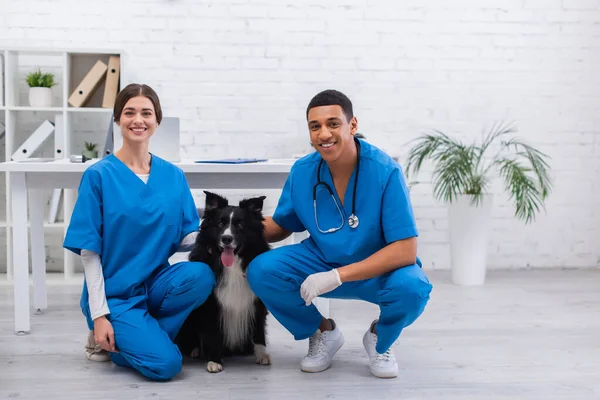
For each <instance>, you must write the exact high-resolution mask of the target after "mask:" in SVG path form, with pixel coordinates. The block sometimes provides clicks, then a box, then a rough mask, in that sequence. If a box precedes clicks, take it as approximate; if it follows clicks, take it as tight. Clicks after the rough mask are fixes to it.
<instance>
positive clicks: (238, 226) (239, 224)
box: [236, 222, 244, 229]
mask: <svg viewBox="0 0 600 400" xmlns="http://www.w3.org/2000/svg"><path fill="white" fill-rule="evenodd" d="M236 227H237V228H238V229H242V228H243V227H244V223H243V222H238V223H237V225H236Z"/></svg>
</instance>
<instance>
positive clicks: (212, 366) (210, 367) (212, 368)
mask: <svg viewBox="0 0 600 400" xmlns="http://www.w3.org/2000/svg"><path fill="white" fill-rule="evenodd" d="M206 370H207V371H208V372H221V371H223V366H222V365H221V364H219V363H216V362H213V361H209V362H208V364H206Z"/></svg>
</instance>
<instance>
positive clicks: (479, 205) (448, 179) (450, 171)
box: [406, 124, 552, 285]
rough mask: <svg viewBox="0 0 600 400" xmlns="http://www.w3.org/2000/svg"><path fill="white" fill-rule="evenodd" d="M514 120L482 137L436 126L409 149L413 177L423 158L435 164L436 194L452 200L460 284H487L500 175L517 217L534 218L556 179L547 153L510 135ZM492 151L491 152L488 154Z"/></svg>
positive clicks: (454, 271)
mask: <svg viewBox="0 0 600 400" xmlns="http://www.w3.org/2000/svg"><path fill="white" fill-rule="evenodd" d="M515 131H516V130H515V129H514V128H513V127H512V126H510V125H504V124H499V125H494V126H493V127H492V129H491V130H490V131H489V132H488V133H487V134H486V135H484V137H483V139H482V141H481V143H477V142H475V143H471V144H465V143H463V142H461V141H459V140H456V139H454V138H451V137H450V136H448V135H447V134H445V133H443V132H440V131H437V130H434V132H433V133H431V134H427V135H423V136H420V137H418V138H417V139H415V140H414V141H412V142H415V144H414V145H413V147H412V148H411V149H410V150H409V153H408V161H407V164H406V175H407V178H408V176H410V175H411V174H413V175H415V176H416V175H417V174H418V173H419V171H420V170H421V167H422V165H423V162H424V161H425V160H430V161H431V162H432V163H433V164H434V168H433V174H432V185H433V195H434V197H435V199H436V200H437V201H441V202H444V203H446V204H447V205H448V224H449V231H450V253H451V267H452V280H453V282H454V283H456V284H462V285H479V284H483V283H484V281H485V275H486V261H487V248H488V238H489V230H490V223H491V209H492V204H493V196H492V195H491V194H490V193H489V188H490V186H491V184H492V181H493V179H494V178H499V179H501V180H502V181H503V186H504V188H505V190H506V191H507V193H508V194H509V200H510V201H511V202H512V203H513V205H514V215H515V217H516V218H518V219H521V220H524V221H525V223H526V224H529V223H531V222H533V221H534V220H535V216H536V214H537V213H538V212H539V211H540V210H541V209H543V207H544V201H545V200H546V199H547V197H548V195H549V193H550V191H551V188H552V183H551V180H550V178H549V175H548V170H549V165H548V162H547V159H548V158H549V157H548V156H547V155H546V154H544V153H542V152H540V151H539V150H536V149H535V148H533V147H532V146H531V145H529V144H527V143H525V142H523V141H522V140H520V139H518V138H516V137H512V136H509V135H510V134H512V133H514V132H515ZM488 153H489V154H488Z"/></svg>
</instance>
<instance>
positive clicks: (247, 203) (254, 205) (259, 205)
mask: <svg viewBox="0 0 600 400" xmlns="http://www.w3.org/2000/svg"><path fill="white" fill-rule="evenodd" d="M266 198H267V196H259V197H253V198H251V199H244V200H242V201H240V208H245V209H247V210H250V211H254V212H262V209H263V201H264V200H265V199H266Z"/></svg>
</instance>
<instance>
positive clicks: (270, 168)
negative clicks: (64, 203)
mask: <svg viewBox="0 0 600 400" xmlns="http://www.w3.org/2000/svg"><path fill="white" fill-rule="evenodd" d="M99 160H100V159H93V160H89V161H86V162H85V163H72V162H70V161H69V160H68V159H63V160H54V159H41V158H31V159H28V160H25V161H7V162H3V163H0V172H83V171H85V170H86V169H87V168H88V167H89V166H90V165H92V164H94V163H96V162H98V161H99ZM295 161H296V159H292V158H289V159H288V158H286V159H272V160H268V161H261V162H253V163H245V164H213V163H196V162H194V160H182V161H180V162H174V163H173V164H174V165H177V166H178V167H179V168H181V169H182V170H183V172H196V173H207V172H208V173H210V172H215V173H228V172H235V173H241V174H243V173H263V172H266V173H288V172H289V171H290V169H291V167H292V165H293V164H294V162H295Z"/></svg>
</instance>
